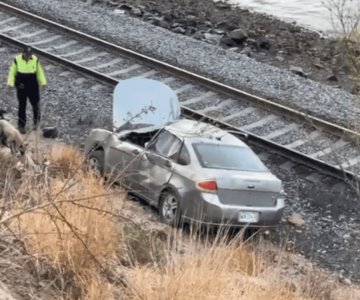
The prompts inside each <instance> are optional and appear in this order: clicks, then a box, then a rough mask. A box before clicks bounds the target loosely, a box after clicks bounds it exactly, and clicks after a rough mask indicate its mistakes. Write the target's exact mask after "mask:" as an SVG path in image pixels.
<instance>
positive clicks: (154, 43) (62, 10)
mask: <svg viewBox="0 0 360 300" xmlns="http://www.w3.org/2000/svg"><path fill="white" fill-rule="evenodd" d="M4 2H6V3H9V4H12V5H16V6H18V7H22V8H25V9H27V10H28V11H31V12H34V13H37V14H39V15H42V16H45V17H49V18H51V19H54V20H56V21H58V22H60V23H63V24H66V25H69V26H71V27H75V28H77V29H79V30H82V31H85V32H87V33H89V34H93V35H96V36H98V37H101V38H103V39H105V40H108V41H110V42H113V43H117V44H120V45H122V46H125V47H128V48H131V49H133V50H136V51H139V52H141V53H143V54H145V55H149V56H151V57H154V58H157V59H160V60H163V61H166V62H168V63H171V64H174V65H177V66H180V67H182V68H184V69H187V70H190V71H193V72H196V73H199V74H202V75H204V76H208V77H210V78H212V79H215V80H217V81H220V82H222V83H225V84H228V85H231V86H234V87H237V88H240V89H243V90H245V91H247V92H251V93H254V94H256V95H258V96H263V97H265V98H267V99H270V100H273V101H276V102H278V103H281V104H284V105H287V106H290V107H292V108H295V109H298V110H301V111H303V112H306V113H309V114H312V115H314V116H317V117H320V118H324V119H326V120H328V121H332V122H335V123H337V124H340V125H343V126H346V127H352V126H353V125H354V124H356V122H357V120H358V117H359V114H360V112H359V109H360V108H359V105H358V100H357V97H356V96H354V95H353V94H351V93H349V92H346V91H345V90H342V89H339V88H334V87H331V86H329V85H324V84H321V83H319V82H315V81H313V80H311V79H307V78H304V77H302V76H299V75H296V74H294V73H293V72H291V71H289V70H286V68H285V67H286V64H283V65H282V67H283V69H280V68H278V67H275V66H272V65H269V64H265V63H262V62H261V60H260V61H257V60H255V58H251V57H249V56H248V55H245V54H241V53H237V52H236V51H229V50H226V49H224V48H223V47H220V46H219V45H212V44H210V43H208V42H204V41H201V40H197V39H195V38H192V37H189V36H186V35H183V34H176V33H174V32H171V31H169V30H167V29H164V28H162V27H159V26H154V25H152V24H149V23H146V22H142V21H141V20H139V19H136V18H134V17H132V16H130V15H128V14H127V13H125V12H124V10H120V9H119V8H116V7H117V6H116V5H117V4H116V2H111V3H112V4H113V5H115V7H110V6H109V5H103V4H101V3H100V4H98V1H95V4H94V5H90V3H84V2H81V1H78V2H73V1H69V0H64V1H59V0H54V1H51V2H48V1H45V0H36V1H35V0H29V1H26V2H24V1H21V0H11V1H9V0H6V1H4ZM92 2H94V1H92ZM114 3H115V4H114ZM171 3H172V2H171ZM114 8H116V9H114ZM158 14H160V15H161V12H158ZM274 22H275V21H274ZM276 22H280V21H276ZM279 24H284V23H283V22H280V23H279ZM262 26H264V25H262ZM294 28H297V29H296V31H297V32H293V31H294V30H292V31H290V33H289V32H288V31H289V30H290V29H289V28H286V27H284V29H282V31H284V32H287V35H284V38H283V39H284V40H285V37H288V36H292V35H293V36H308V37H311V36H314V37H313V38H312V40H316V37H318V39H320V36H319V35H316V33H311V32H309V31H306V30H305V29H301V28H298V27H296V26H294ZM260 29H261V27H260ZM260 29H259V30H260ZM306 32H308V33H306ZM304 39H305V37H303V38H301V40H304ZM297 42H298V40H296V39H294V40H293V42H291V41H290V42H289V43H293V44H296V43H297ZM324 43H330V44H331V42H330V41H328V42H324ZM283 47H286V45H285V46H283ZM299 47H300V46H299ZM299 47H293V48H294V49H293V50H294V51H295V50H296V51H297V52H299V51H300V50H299V49H300V48H299ZM301 47H304V46H301ZM290 50H291V49H290ZM322 50H324V49H319V53H322ZM324 51H325V50H324ZM261 53H265V52H261ZM289 53H291V51H290V52H289ZM326 53H328V55H327V56H329V55H330V56H331V54H330V50H329V51H327V52H326ZM306 55H308V54H306V53H304V54H303V55H301V56H298V57H297V59H295V56H294V57H293V55H291V54H289V57H292V59H293V61H294V62H297V60H298V61H299V62H300V61H310V60H309V59H306ZM259 56H261V55H259ZM265 56H266V55H264V57H265ZM268 57H270V55H269V56H268ZM271 57H272V56H271ZM274 57H276V56H274ZM289 62H290V63H291V62H292V60H290V59H289ZM322 63H323V62H322ZM311 65H313V64H311ZM314 68H316V67H314ZM328 68H329V67H328ZM304 72H305V71H304ZM315 79H316V78H315ZM345 81H346V82H349V80H345ZM50 84H51V83H50Z"/></svg>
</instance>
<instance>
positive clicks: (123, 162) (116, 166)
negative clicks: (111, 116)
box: [108, 135, 144, 191]
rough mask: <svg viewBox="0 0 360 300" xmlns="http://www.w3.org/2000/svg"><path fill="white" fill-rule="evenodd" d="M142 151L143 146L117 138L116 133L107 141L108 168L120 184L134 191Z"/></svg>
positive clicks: (137, 186) (137, 185) (136, 186)
mask: <svg viewBox="0 0 360 300" xmlns="http://www.w3.org/2000/svg"><path fill="white" fill-rule="evenodd" d="M143 153H144V148H143V147H141V146H139V145H136V144H133V143H129V142H127V141H122V140H119V139H118V138H117V136H116V135H113V136H112V141H111V142H110V143H109V152H108V164H109V170H111V171H112V173H113V175H114V176H115V177H116V178H118V179H119V181H120V182H121V183H122V184H124V185H125V186H126V187H127V188H129V189H131V190H134V191H136V190H137V189H138V188H139V183H138V178H137V174H138V168H139V164H140V160H141V159H140V157H141V155H143Z"/></svg>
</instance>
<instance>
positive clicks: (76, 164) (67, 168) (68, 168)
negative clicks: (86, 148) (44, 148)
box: [49, 144, 84, 177]
mask: <svg viewBox="0 0 360 300" xmlns="http://www.w3.org/2000/svg"><path fill="white" fill-rule="evenodd" d="M49 161H50V164H51V166H52V167H53V168H55V169H56V170H57V171H59V172H61V173H62V175H64V176H65V177H68V176H71V175H73V173H74V172H76V171H78V170H80V169H81V167H83V166H84V156H83V154H82V153H81V152H80V150H79V149H78V148H76V147H75V146H68V145H61V144H55V145H54V146H53V147H52V149H51V152H50V155H49Z"/></svg>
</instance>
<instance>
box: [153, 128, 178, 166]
mask: <svg viewBox="0 0 360 300" xmlns="http://www.w3.org/2000/svg"><path fill="white" fill-rule="evenodd" d="M180 148H181V140H180V139H178V138H177V137H176V136H174V135H172V134H171V133H170V132H168V131H166V130H164V131H163V132H162V133H160V134H159V136H158V138H157V140H156V142H155V143H154V145H153V146H152V147H151V150H153V151H154V152H156V153H157V154H159V155H161V156H164V157H167V158H169V159H172V160H177V158H178V155H179V151H180Z"/></svg>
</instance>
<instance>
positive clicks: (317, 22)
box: [229, 0, 360, 34]
mask: <svg viewBox="0 0 360 300" xmlns="http://www.w3.org/2000/svg"><path fill="white" fill-rule="evenodd" d="M330 1H334V2H336V3H340V2H345V3H347V4H349V5H351V6H352V7H356V9H355V10H354V9H352V14H354V13H355V11H356V14H357V13H358V12H359V7H360V5H359V4H360V0H229V3H231V4H237V5H239V6H241V7H243V8H250V9H252V10H255V11H258V12H263V13H267V14H271V15H274V16H276V17H278V18H280V19H283V20H285V21H290V22H292V21H296V22H297V23H298V24H299V25H302V26H305V27H309V28H312V29H315V30H319V31H322V32H325V33H328V34H331V33H334V32H335V31H338V30H335V27H334V25H333V22H332V18H331V14H330V12H329V9H327V8H326V6H325V5H324V2H325V3H326V4H327V5H328V4H329V2H330Z"/></svg>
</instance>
